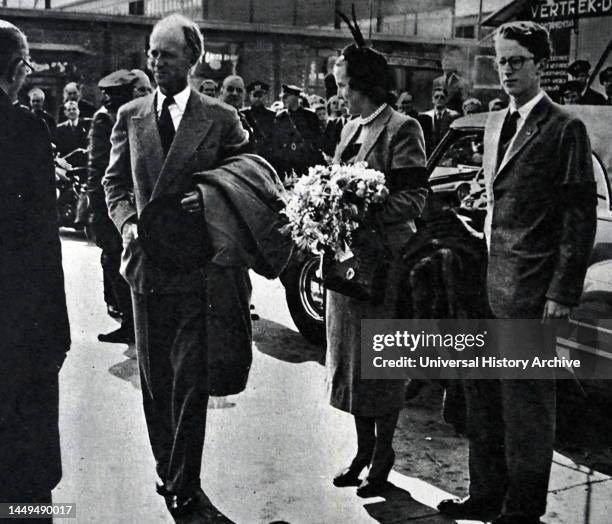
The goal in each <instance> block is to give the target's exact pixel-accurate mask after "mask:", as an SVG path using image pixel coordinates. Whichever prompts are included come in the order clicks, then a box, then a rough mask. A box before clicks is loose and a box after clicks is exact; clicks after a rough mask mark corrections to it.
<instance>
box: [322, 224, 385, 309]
mask: <svg viewBox="0 0 612 524" xmlns="http://www.w3.org/2000/svg"><path fill="white" fill-rule="evenodd" d="M350 249H351V252H352V253H351V254H350V255H349V256H348V257H347V258H345V259H343V260H336V259H335V258H334V257H333V256H324V257H323V285H324V286H325V288H326V289H331V290H332V291H336V292H337V293H340V294H342V295H346V296H349V297H353V298H357V299H359V300H366V301H368V302H371V303H373V304H379V303H381V302H382V301H383V299H384V297H385V287H386V283H387V274H388V272H389V264H390V262H391V251H390V249H389V245H388V243H387V239H386V236H385V235H384V229H383V228H382V225H380V226H378V227H377V226H376V225H374V224H363V225H362V226H360V227H359V229H357V230H356V231H355V232H354V233H353V242H352V244H351V248H350Z"/></svg>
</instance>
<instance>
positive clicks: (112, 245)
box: [86, 69, 142, 344]
mask: <svg viewBox="0 0 612 524" xmlns="http://www.w3.org/2000/svg"><path fill="white" fill-rule="evenodd" d="M141 72H142V71H141ZM141 82H142V78H141V77H140V75H138V74H135V73H134V71H131V72H130V71H128V70H127V69H120V70H119V71H115V72H114V73H111V74H110V75H107V76H105V77H104V78H102V79H101V80H100V81H99V82H98V87H99V88H100V90H101V91H102V108H100V109H99V110H98V111H97V112H96V114H95V115H94V117H93V120H92V122H91V131H90V133H89V161H88V166H87V167H88V177H87V184H86V187H87V196H88V197H89V206H88V213H89V225H90V227H91V230H92V232H93V234H94V237H95V241H96V245H97V246H98V247H99V248H100V249H101V250H102V253H101V254H100V264H101V266H102V276H103V282H104V301H105V302H106V308H107V311H108V313H109V315H111V316H112V317H113V318H117V319H118V320H119V321H120V322H121V327H119V328H118V329H116V330H114V331H111V332H110V333H100V334H99V335H98V340H99V341H100V342H110V343H124V344H129V343H131V342H133V341H134V315H133V313H132V298H131V296H130V287H129V286H128V283H127V282H126V281H125V280H124V279H123V277H122V276H121V275H120V273H119V267H120V265H121V252H122V250H123V245H122V241H121V235H120V234H119V232H118V231H117V228H116V227H115V225H114V224H113V222H112V221H111V219H110V217H109V216H108V208H107V207H106V201H105V198H104V188H103V187H102V177H103V176H104V172H105V171H106V168H107V167H108V162H109V159H110V150H111V140H110V137H111V132H112V130H113V125H115V122H116V121H117V111H118V110H119V108H120V107H121V106H122V105H123V104H126V103H127V102H129V101H130V100H132V99H133V98H138V96H136V95H135V93H138V92H139V91H138V90H137V89H136V86H137V85H138V84H139V83H141Z"/></svg>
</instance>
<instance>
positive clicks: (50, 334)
mask: <svg viewBox="0 0 612 524" xmlns="http://www.w3.org/2000/svg"><path fill="white" fill-rule="evenodd" d="M31 72H32V66H31V64H30V56H29V49H28V43H27V40H26V37H25V35H24V34H23V33H22V32H21V31H20V30H19V29H18V28H17V27H15V26H14V25H13V24H11V23H9V22H6V21H4V20H0V122H2V124H1V126H0V166H1V168H0V195H1V198H2V205H1V206H0V239H2V240H1V244H2V248H1V251H0V252H1V255H0V311H2V314H1V315H0V340H1V341H2V342H1V343H0V359H1V360H2V364H1V365H0V399H1V401H0V465H1V466H0V503H15V502H19V503H20V504H33V503H41V504H42V503H45V504H48V503H50V502H51V490H52V489H53V488H55V486H57V484H58V482H59V481H60V479H61V477H62V462H61V455H60V440H59V427H58V410H59V388H58V374H59V371H60V368H61V367H62V363H63V362H64V358H65V356H66V351H68V349H69V348H70V326H69V323H68V313H67V309H66V295H65V292H64V275H63V271H62V252H61V246H60V240H59V236H58V224H57V210H56V201H55V183H54V180H55V172H54V168H53V155H52V153H51V141H50V138H49V132H48V130H47V128H46V126H45V124H44V123H43V122H41V121H40V120H39V119H38V118H36V117H35V116H34V115H33V114H31V113H30V112H29V111H27V110H26V109H23V108H22V107H20V106H16V105H14V102H15V101H16V100H17V93H18V92H19V90H20V89H21V87H22V85H23V83H24V81H25V79H26V77H27V75H28V74H29V73H31ZM38 516H39V517H40V516H41V515H38ZM3 520H4V519H3ZM51 521H52V518H51V517H49V518H44V516H43V518H40V519H36V520H35V521H33V520H31V519H27V522H38V523H41V524H51ZM24 522H26V520H24Z"/></svg>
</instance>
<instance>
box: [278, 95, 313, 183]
mask: <svg viewBox="0 0 612 524" xmlns="http://www.w3.org/2000/svg"><path fill="white" fill-rule="evenodd" d="M282 88H283V91H282V93H281V98H282V101H283V104H284V106H285V109H284V110H282V111H281V112H280V113H279V114H278V115H276V119H275V120H274V130H273V134H272V148H273V155H274V162H273V163H274V167H275V168H276V170H277V172H278V175H279V176H280V177H281V179H285V178H286V177H287V176H291V175H292V174H293V172H295V174H296V175H298V176H299V175H303V174H305V173H307V172H308V168H309V167H311V166H314V165H316V164H322V163H323V162H324V160H323V154H322V149H323V142H324V137H323V134H322V133H321V131H320V129H319V119H318V118H317V115H316V114H315V113H314V111H311V110H310V109H305V108H303V107H301V105H300V94H301V92H302V90H301V89H300V88H299V87H297V86H294V85H287V84H283V85H282Z"/></svg>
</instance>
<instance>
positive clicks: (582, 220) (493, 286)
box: [483, 95, 597, 318]
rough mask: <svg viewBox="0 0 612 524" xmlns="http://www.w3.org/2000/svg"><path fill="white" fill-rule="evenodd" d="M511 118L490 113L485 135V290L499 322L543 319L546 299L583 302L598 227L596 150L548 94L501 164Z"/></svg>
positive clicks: (580, 127)
mask: <svg viewBox="0 0 612 524" xmlns="http://www.w3.org/2000/svg"><path fill="white" fill-rule="evenodd" d="M506 112H507V111H506V110H503V111H496V112H493V113H491V114H490V115H489V119H488V121H487V124H486V128H485V137H484V160H483V167H484V175H485V185H486V190H487V200H488V206H487V209H488V213H487V219H486V222H485V234H486V236H487V241H488V245H489V265H488V275H487V291H488V296H489V301H490V304H491V310H492V311H493V313H494V315H495V316H496V317H500V318H540V317H541V315H542V310H543V306H544V303H545V301H546V299H552V300H555V301H557V302H559V303H562V304H566V305H570V306H572V305H576V304H578V302H579V299H580V295H581V292H582V286H583V281H584V276H585V273H586V269H587V265H588V260H589V256H590V253H591V249H592V246H593V240H594V235H595V229H596V205H597V198H596V193H595V182H594V176H593V164H592V159H591V146H590V142H589V137H588V135H587V132H586V128H585V126H584V124H583V123H582V122H581V121H580V120H578V119H576V118H574V117H572V116H570V115H568V114H567V113H566V112H565V111H564V110H563V109H562V108H561V106H558V105H557V104H555V103H553V102H552V101H551V100H550V98H548V96H546V95H545V96H544V98H543V99H542V100H540V101H539V102H538V103H537V104H536V106H535V107H534V108H533V110H532V111H531V113H530V114H529V115H528V117H527V120H526V121H525V123H524V125H523V126H522V127H521V128H520V130H519V131H518V133H517V134H516V136H515V137H514V140H513V141H512V143H511V144H510V147H509V149H508V151H507V152H506V155H505V157H504V158H503V159H502V160H501V161H500V163H499V166H498V165H497V163H498V161H497V157H498V147H499V136H500V132H501V128H502V126H503V122H504V118H505V115H506Z"/></svg>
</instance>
